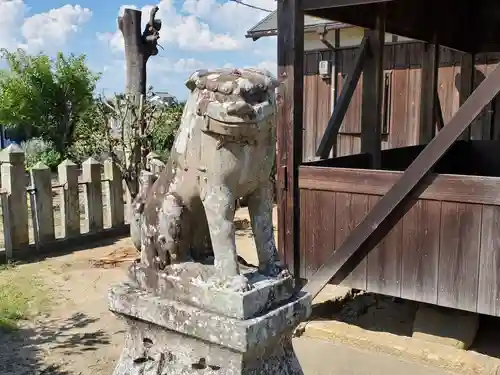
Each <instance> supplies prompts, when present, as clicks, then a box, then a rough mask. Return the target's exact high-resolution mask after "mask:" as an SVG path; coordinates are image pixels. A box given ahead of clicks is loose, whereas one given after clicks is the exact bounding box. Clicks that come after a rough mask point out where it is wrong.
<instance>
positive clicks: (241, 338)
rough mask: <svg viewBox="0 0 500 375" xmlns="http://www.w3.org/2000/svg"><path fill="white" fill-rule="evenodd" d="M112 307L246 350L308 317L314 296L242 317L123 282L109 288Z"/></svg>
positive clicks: (112, 308) (127, 314)
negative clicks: (216, 311)
mask: <svg viewBox="0 0 500 375" xmlns="http://www.w3.org/2000/svg"><path fill="white" fill-rule="evenodd" d="M109 309H110V310H111V311H113V312H116V313H120V314H123V315H126V316H129V317H131V318H135V319H139V320H142V321H146V322H150V323H154V324H156V325H159V326H161V327H164V328H165V329H168V330H171V331H175V332H178V333H180V334H183V335H187V336H190V337H192V338H196V339H200V340H205V341H208V342H211V343H214V344H218V345H221V346H224V347H227V348H230V349H232V350H236V351H240V352H247V351H251V350H253V349H254V348H255V347H258V346H259V345H262V344H263V343H266V342H267V341H268V340H269V338H271V337H277V336H279V335H281V333H282V332H285V331H287V330H291V329H293V328H294V327H295V326H296V325H298V324H299V323H300V322H301V321H302V320H305V319H306V318H307V317H308V316H309V314H310V312H311V297H310V295H308V294H304V295H299V296H297V297H295V298H293V299H292V300H290V301H288V302H287V303H285V304H284V305H282V306H280V307H278V308H276V309H274V310H272V311H270V312H268V313H266V314H264V315H260V316H258V317H255V318H252V319H246V320H239V319H234V318H230V317H226V316H223V315H219V314H216V313H213V312H210V311H206V310H203V309H200V308H198V307H194V306H190V305H187V304H185V303H182V302H178V301H173V300H169V299H166V298H162V297H158V296H155V295H153V294H151V293H149V292H146V291H143V290H140V289H137V288H135V287H133V286H132V285H129V284H125V283H124V284H120V285H117V286H114V287H113V288H111V289H110V292H109Z"/></svg>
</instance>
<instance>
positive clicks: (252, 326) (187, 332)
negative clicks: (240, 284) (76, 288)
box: [109, 283, 311, 375]
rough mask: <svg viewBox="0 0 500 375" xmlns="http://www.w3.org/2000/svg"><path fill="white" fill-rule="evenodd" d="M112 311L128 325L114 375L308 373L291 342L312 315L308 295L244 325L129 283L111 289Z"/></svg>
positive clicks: (290, 374)
mask: <svg viewBox="0 0 500 375" xmlns="http://www.w3.org/2000/svg"><path fill="white" fill-rule="evenodd" d="M109 308H110V310H111V311H113V312H115V313H116V314H118V316H120V317H121V318H123V319H125V320H126V322H127V324H128V326H129V332H128V335H127V339H126V343H125V348H124V349H123V352H122V355H121V357H120V359H119V361H118V364H117V366H116V368H115V372H114V375H136V374H137V375H139V374H141V375H167V374H168V375H185V374H186V375H187V374H200V373H203V374H214V375H275V374H276V375H281V374H283V375H302V374H303V373H302V370H301V367H300V364H299V363H298V361H297V358H296V357H295V353H294V351H293V348H292V345H291V337H292V332H293V329H294V328H295V327H296V326H297V325H298V324H299V323H300V322H301V321H302V320H304V319H306V318H307V317H308V316H309V314H310V313H311V296H310V295H308V294H299V295H297V296H294V297H292V298H291V299H289V300H288V301H286V302H285V303H283V304H282V305H280V306H278V307H276V308H275V309H273V310H271V311H269V312H267V313H265V314H261V315H258V316H256V317H253V318H251V319H245V320H241V319H235V318H231V317H228V316H224V315H220V314H217V313H214V312H211V311H206V310H204V309H201V308H199V307H195V306H191V305H188V304H186V303H183V302H179V301H174V300H170V299H167V298H165V297H159V296H157V295H153V294H152V293H151V292H148V291H144V290H141V289H138V288H137V287H136V286H133V285H131V284H127V283H124V284H120V285H116V286H114V287H112V288H111V289H110V293H109Z"/></svg>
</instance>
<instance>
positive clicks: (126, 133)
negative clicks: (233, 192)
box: [70, 90, 184, 197]
mask: <svg viewBox="0 0 500 375" xmlns="http://www.w3.org/2000/svg"><path fill="white" fill-rule="evenodd" d="M152 95H153V94H152V91H151V90H149V92H148V94H147V95H146V97H143V98H142V99H141V101H140V103H136V102H135V101H134V97H133V96H127V95H125V94H116V95H115V96H114V97H113V98H105V97H103V96H99V97H97V98H95V100H94V103H93V105H92V107H90V108H89V109H88V110H87V112H85V114H84V115H82V116H81V118H80V121H79V122H78V124H77V126H76V129H75V138H77V140H76V141H75V142H74V144H73V145H72V147H71V150H70V154H71V156H72V158H73V159H74V160H75V161H82V160H83V159H85V158H87V157H89V156H100V155H102V154H104V153H106V154H107V155H108V156H110V157H111V158H113V160H114V161H115V162H116V163H117V165H118V166H119V167H120V170H121V173H122V177H123V179H124V180H125V182H126V183H127V186H128V188H129V191H130V194H131V196H132V197H135V196H136V194H137V192H138V181H137V178H138V175H139V172H140V171H141V170H142V169H144V168H145V167H146V163H145V156H146V155H147V154H148V153H149V152H150V151H155V152H157V153H158V154H160V156H161V157H163V159H164V161H166V159H167V157H168V154H169V151H170V148H171V147H172V145H173V142H174V138H175V134H176V132H177V129H178V127H179V124H180V120H181V117H182V112H183V110H184V104H183V103H177V102H175V103H174V104H173V105H170V106H167V105H164V104H162V103H157V102H156V103H155V102H154V101H152V100H150V99H151V97H152ZM131 118H134V119H137V120H136V121H130V119H131ZM129 124H132V125H131V126H130V125H129ZM135 150H139V152H140V154H141V155H142V157H140V158H139V159H137V158H136V155H135V154H134V152H135Z"/></svg>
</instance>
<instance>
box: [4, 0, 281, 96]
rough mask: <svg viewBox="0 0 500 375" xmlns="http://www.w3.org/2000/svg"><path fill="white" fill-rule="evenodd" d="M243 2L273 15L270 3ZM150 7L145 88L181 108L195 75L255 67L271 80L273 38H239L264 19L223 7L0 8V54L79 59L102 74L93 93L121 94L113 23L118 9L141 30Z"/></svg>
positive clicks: (180, 3)
mask: <svg viewBox="0 0 500 375" xmlns="http://www.w3.org/2000/svg"><path fill="white" fill-rule="evenodd" d="M125 1H126V0H125ZM245 2H246V3H248V4H251V5H255V6H258V7H261V8H265V9H271V10H274V9H275V8H276V2H275V0H246V1H245ZM154 5H158V6H159V7H160V11H159V13H158V15H157V17H158V18H161V19H162V21H163V25H162V30H161V31H160V44H161V45H162V47H163V48H164V49H163V50H162V49H160V53H159V55H158V56H155V57H152V58H151V59H150V61H149V63H148V85H153V87H154V88H155V89H156V90H158V91H168V92H171V93H172V94H174V95H175V96H177V97H178V98H179V99H181V100H183V99H185V98H186V96H187V93H188V91H187V89H186V88H185V86H184V80H185V79H186V78H187V77H188V76H189V75H190V73H192V72H193V71H194V70H196V69H200V68H213V67H223V66H232V67H244V66H259V67H264V68H266V69H269V70H270V71H271V72H272V73H274V74H276V40H275V38H274V37H272V38H264V39H260V40H258V41H256V42H254V41H252V40H249V39H246V38H245V33H246V31H247V30H248V29H249V28H250V27H252V26H253V25H255V24H256V23H257V22H258V21H259V20H260V19H262V18H263V17H265V16H266V15H267V14H268V13H266V12H263V11H259V10H254V9H251V8H248V7H245V6H243V5H240V4H237V3H235V2H232V1H227V0H161V1H160V2H157V3H154V2H148V1H137V2H130V3H124V2H122V1H117V0H79V1H75V2H68V0H43V1H40V0H24V1H23V0H0V48H7V49H10V50H12V49H15V48H19V47H20V48H24V49H26V50H27V51H28V52H29V53H38V52H44V53H47V54H49V55H51V56H53V55H55V53H57V52H58V51H63V52H65V53H69V52H73V53H76V54H85V55H87V60H88V64H89V66H90V67H91V68H92V69H93V70H94V71H97V72H101V73H102V74H103V77H102V79H101V81H100V82H99V85H98V91H99V92H104V93H105V94H107V95H109V94H112V93H114V92H121V91H123V90H124V88H125V67H124V52H123V40H122V38H121V34H120V32H119V31H118V30H117V17H118V16H119V14H120V12H122V11H123V9H124V8H126V7H128V8H136V9H141V10H143V22H146V20H147V17H148V14H149V10H150V9H151V8H152V6H154Z"/></svg>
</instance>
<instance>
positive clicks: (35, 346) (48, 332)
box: [0, 313, 110, 375]
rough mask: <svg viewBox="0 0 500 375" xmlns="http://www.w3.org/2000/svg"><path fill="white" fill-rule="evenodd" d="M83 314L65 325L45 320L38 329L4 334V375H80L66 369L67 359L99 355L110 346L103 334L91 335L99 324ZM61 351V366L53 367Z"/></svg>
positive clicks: (0, 336) (0, 347)
mask: <svg viewBox="0 0 500 375" xmlns="http://www.w3.org/2000/svg"><path fill="white" fill-rule="evenodd" d="M96 321H97V319H96V318H90V317H88V316H87V315H85V314H83V313H75V314H74V315H72V316H71V317H70V318H68V319H66V320H64V321H55V320H50V319H49V320H43V321H41V322H39V323H38V325H35V324H32V323H29V324H28V323H26V324H22V326H21V328H20V329H19V330H17V331H11V332H0V351H1V354H0V359H1V360H0V374H2V375H78V374H75V373H74V372H69V371H68V370H67V369H66V368H65V367H66V366H65V363H64V356H66V355H67V356H69V355H75V354H78V353H83V352H88V351H97V350H98V349H101V348H102V345H108V344H109V343H110V340H109V337H108V335H107V334H106V333H105V332H104V331H102V330H96V331H89V330H88V326H89V325H91V324H92V323H94V322H96ZM52 351H57V352H58V353H59V354H62V355H59V356H58V357H59V362H60V363H51V361H50V353H51V352H52Z"/></svg>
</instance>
